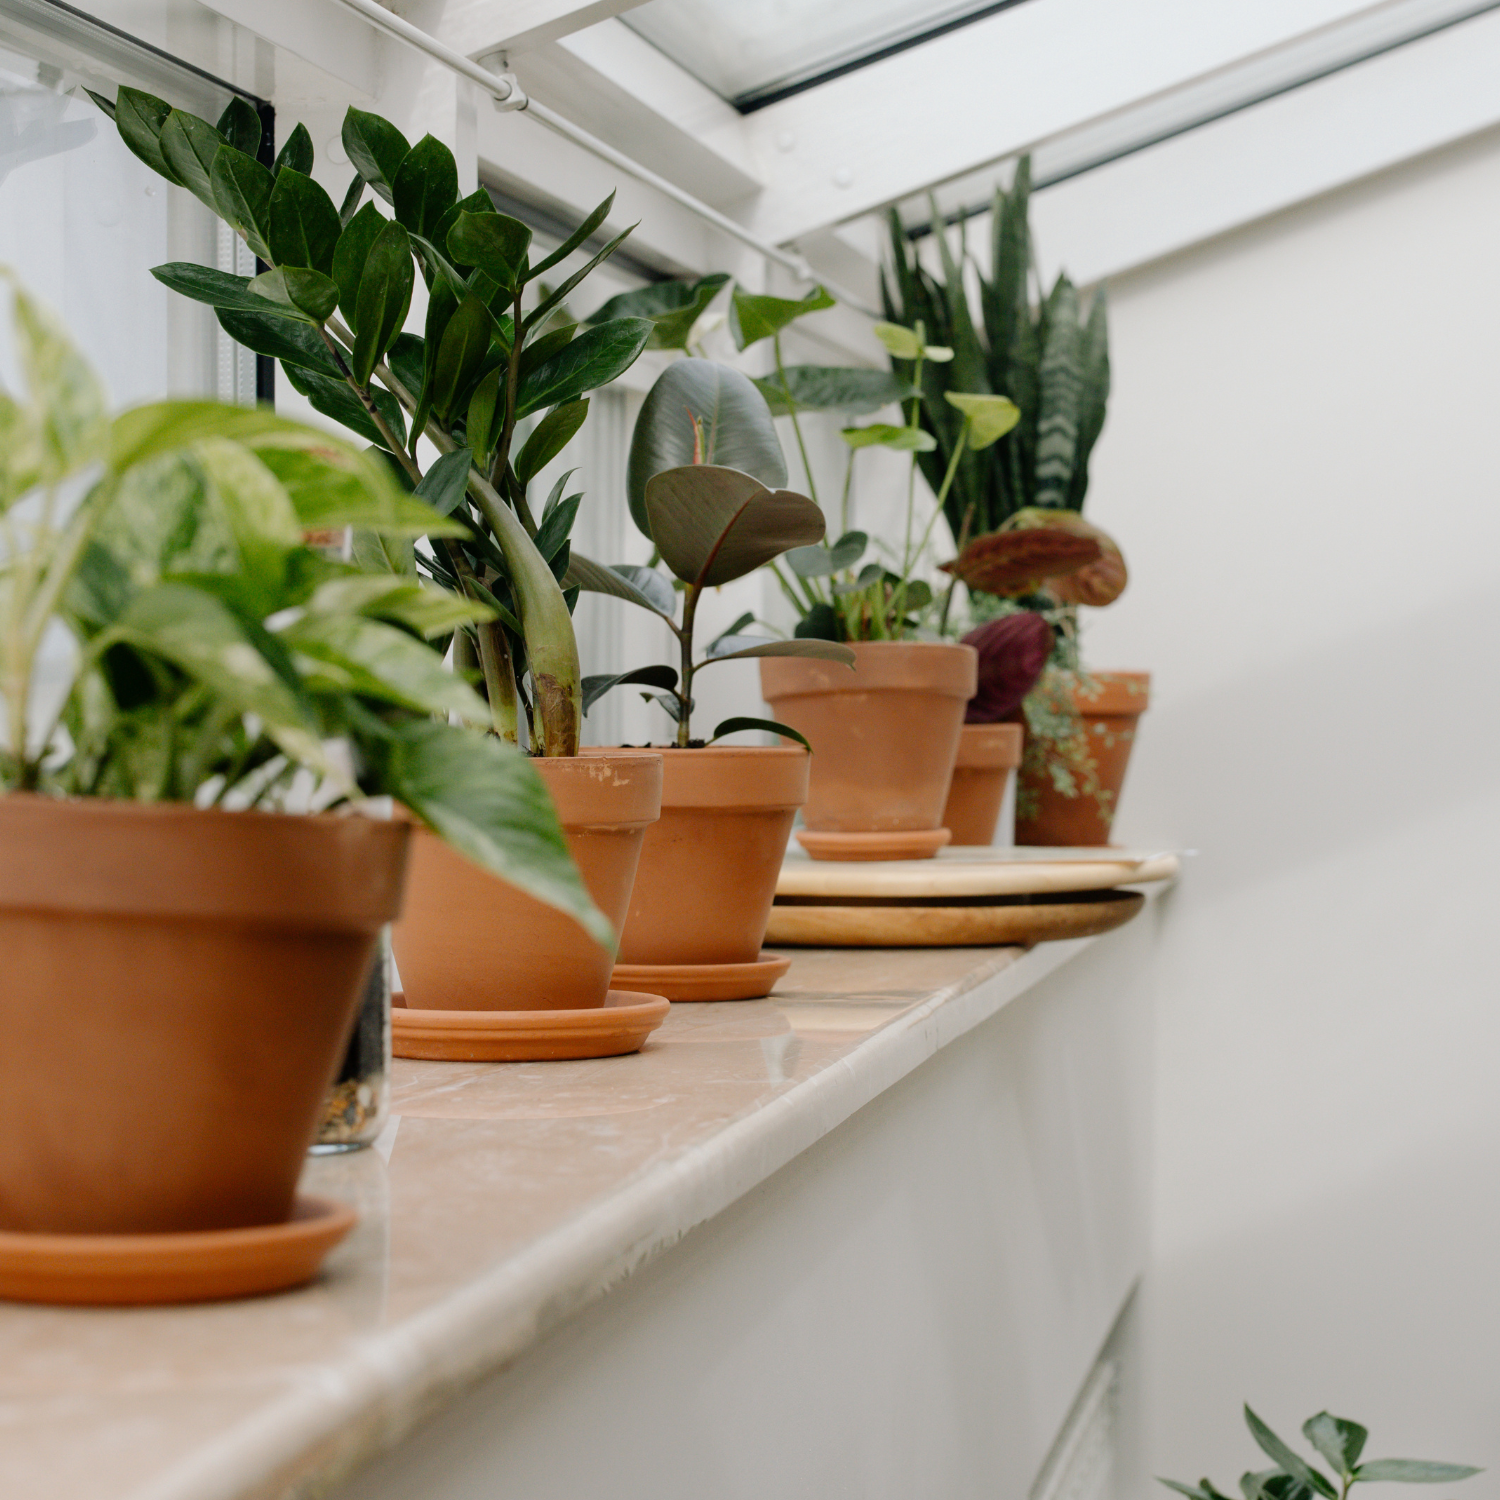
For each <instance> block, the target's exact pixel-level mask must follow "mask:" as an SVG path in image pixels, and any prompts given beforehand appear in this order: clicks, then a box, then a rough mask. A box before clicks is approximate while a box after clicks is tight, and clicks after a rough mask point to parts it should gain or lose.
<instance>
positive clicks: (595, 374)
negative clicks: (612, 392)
mask: <svg viewBox="0 0 1500 1500" xmlns="http://www.w3.org/2000/svg"><path fill="white" fill-rule="evenodd" d="M650 336H651V325H650V323H648V322H647V321H646V319H645V318H613V319H611V320H610V321H609V322H608V323H600V324H599V325H598V326H597V327H595V328H588V329H585V330H584V332H582V333H581V334H579V335H578V337H577V338H575V339H573V340H572V341H571V342H570V343H569V344H568V345H567V346H566V347H565V348H563V349H560V350H558V352H557V353H556V354H554V355H553V356H552V357H551V358H550V359H546V360H543V361H542V363H541V364H540V365H538V366H537V367H536V368H535V369H534V370H531V371H529V372H528V373H527V374H526V375H525V376H524V377H523V378H522V380H521V388H520V390H519V391H518V392H517V395H516V415H517V416H518V417H524V416H526V415H527V414H528V413H530V412H534V411H538V410H540V409H541V408H542V407H544V406H560V405H561V404H562V403H563V402H565V401H573V400H576V399H577V397H579V396H581V395H583V393H584V392H585V391H592V390H597V389H598V388H599V387H600V386H601V385H608V384H609V383H610V381H612V380H615V379H617V378H618V377H619V376H621V375H623V374H624V373H625V371H626V370H628V369H629V368H630V367H631V365H633V364H634V363H635V362H636V360H637V358H638V357H639V356H640V352H641V350H642V349H644V348H645V347H646V340H647V339H648V338H649V337H650Z"/></svg>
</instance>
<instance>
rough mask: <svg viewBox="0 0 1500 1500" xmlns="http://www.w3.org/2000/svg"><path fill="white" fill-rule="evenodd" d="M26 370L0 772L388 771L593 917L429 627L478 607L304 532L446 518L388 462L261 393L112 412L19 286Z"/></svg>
mask: <svg viewBox="0 0 1500 1500" xmlns="http://www.w3.org/2000/svg"><path fill="white" fill-rule="evenodd" d="M14 329H15V337H14V346H15V350H16V354H17V356H18V363H19V365H20V368H21V370H22V373H23V375H24V377H25V385H26V388H25V390H24V391H22V392H20V393H17V394H14V395H12V394H7V393H0V433H3V441H0V709H3V712H0V792H7V793H27V792H30V793H42V794H48V795H57V796H86V797H112V798H125V799H131V800H135V801H140V802H194V803H196V804H198V805H199V806H228V807H256V806H267V805H269V806H276V805H278V804H279V803H280V802H281V801H282V800H283V798H284V794H285V792H286V790H287V787H288V784H289V782H290V781H291V780H292V779H293V778H294V777H295V776H296V775H297V774H298V773H299V772H302V773H306V774H310V776H311V777H312V778H315V780H316V783H317V794H316V798H315V802H316V805H319V806H322V807H332V806H336V805H338V804H341V803H345V802H349V801H353V800H356V799H358V798H360V797H367V796H390V797H393V798H395V799H397V800H398V801H400V802H402V803H403V804H405V806H406V807H408V808H409V809H410V810H411V811H412V812H413V813H414V814H415V815H416V816H417V817H419V818H421V819H422V820H423V821H425V822H426V823H427V824H428V825H429V826H430V827H431V828H432V829H433V830H434V831H435V832H436V833H438V834H439V835H441V836H442V837H443V838H445V839H446V840H447V841H448V842H449V843H451V844H452V845H453V846H454V847H455V848H457V849H459V850H460V851H461V852H462V853H464V854H466V855H467V856H468V857H469V858H471V859H473V860H475V861H476V862H477V863H479V864H480V865H482V866H484V867H485V868H486V869H488V870H490V871H492V872H493V873H494V874H496V875H499V876H500V877H502V878H503V879H508V880H512V881H517V882H520V883H523V884H524V885H525V886H526V888H527V889H528V890H530V891H531V892H532V893H533V894H535V895H536V896H537V897H539V898H540V899H541V900H544V901H547V902H549V903H551V904H552V905H554V906H557V907H559V908H560V909H562V910H564V911H566V912H568V913H569V914H571V915H573V916H574V917H576V918H577V919H578V920H579V921H581V922H583V923H584V924H585V926H586V927H587V928H588V930H589V931H590V932H591V934H593V935H594V936H595V937H596V938H597V939H598V940H599V941H601V942H608V941H610V939H611V933H610V929H609V925H608V923H607V922H606V921H605V920H604V918H603V917H602V915H601V914H600V913H599V912H598V911H597V910H596V909H595V908H594V906H593V904H592V903H591V902H590V900H589V898H588V896H587V894H586V893H585V891H584V889H583V886H582V883H581V881H580V880H579V877H578V873H577V871H576V869H575V868H574V866H573V864H572V861H571V859H570V858H569V855H568V851H567V846H566V844H565V843H564V841H563V836H562V831H561V829H560V828H559V827H558V824H557V820H556V817H555V815H554V813H553V811H552V807H551V803H550V801H549V799H548V797H547V793H546V790H545V788H544V787H543V786H542V783H541V779H540V778H539V777H538V776H537V774H536V772H535V771H534V770H533V769H532V767H531V766H530V764H529V763H528V762H527V760H526V759H525V758H524V757H523V756H520V755H517V754H514V753H511V752H507V751H506V750H504V749H503V748H502V747H501V746H500V745H499V743H498V742H497V741H496V740H495V739H494V738H493V737H492V736H488V735H485V734H483V733H481V732H478V731H477V730H475V729H471V728H464V727H460V725H459V724H454V723H450V717H451V718H453V719H457V720H459V721H463V722H465V723H468V724H482V723H485V722H486V721H487V720H488V718H489V711H488V708H487V706H486V705H485V703H484V702H483V701H482V700H481V699H480V698H479V696H478V695H477V694H476V693H475V692H474V691H473V690H472V689H471V688H470V687H469V686H468V685H467V684H466V683H465V682H463V681H462V680H461V679H459V678H458V677H456V676H454V675H453V674H452V673H451V672H449V671H447V670H446V669H445V668H444V666H443V661H442V656H441V654H440V653H439V652H438V651H435V650H434V649H433V648H432V647H431V646H430V645H428V644H427V642H428V641H429V640H433V639H437V640H440V641H442V640H446V638H447V637H448V636H450V635H451V634H452V632H453V631H454V630H455V629H459V628H462V627H464V626H466V625H472V624H475V623H481V622H484V621H487V620H489V619H490V618H491V616H492V610H491V608H490V607H489V606H487V605H485V604H483V603H479V602H475V601H474V600H471V599H465V598H463V597H461V596H459V595H457V594H453V593H450V592H449V591H448V590H446V589H444V588H441V587H439V586H436V585H434V584H431V583H424V582H419V580H418V579H417V578H416V577H415V576H413V575H408V574H399V575H398V574H393V573H390V572H388V571H387V572H381V573H370V572H366V571H364V570H362V569H361V568H360V567H358V566H356V565H354V564H351V563H346V562H342V561H339V560H336V559H334V558H331V557H329V556H327V555H325V553H324V552H323V551H322V550H320V549H318V548H317V547H314V546H311V545H309V544H308V543H307V541H306V540H305V538H306V537H307V536H308V535H309V534H312V535H317V534H319V533H325V532H326V531H328V530H329V529H332V528H339V529H342V528H344V527H354V528H357V532H356V534H357V535H359V536H361V537H363V538H365V539H367V541H369V542H370V543H372V544H377V545H380V546H384V547H391V546H395V545H402V546H409V544H410V538H411V537H412V536H413V535H414V534H418V533H423V532H425V533H427V534H429V535H436V536H438V537H442V538H447V537H451V536H457V535H459V534H460V533H461V532H462V531H463V528H462V526H460V525H459V524H458V523H457V522H454V521H451V520H445V519H443V518H440V517H435V516H434V515H433V513H432V510H431V508H430V507H429V506H427V505H425V504H422V503H421V502H419V501H417V500H414V499H413V498H411V497H410V496H408V495H407V494H405V493H404V492H403V490H402V489H401V487H400V486H399V485H398V484H397V483H396V482H395V480H394V478H393V476H392V475H391V473H390V471H389V469H388V468H387V467H386V465H385V464H383V463H382V462H380V461H379V460H377V459H374V458H372V457H371V456H370V455H368V454H366V453H362V452H360V451H359V450H358V449H357V448H354V447H352V446H351V445H350V444H348V443H346V442H344V441H342V440H340V439H338V438H335V437H331V436H330V435H329V434H328V433H326V432H321V431H316V430H314V429H312V428H309V427H305V426H303V425H301V424H300V423H295V422H291V421H287V420H286V419H284V418H280V417H277V416H276V415H275V414H274V413H272V412H270V411H266V410H255V409H247V408H244V407H238V406H226V405H220V404H218V403H215V402H207V401H166V402H159V403H156V404H153V405H148V406H140V407H136V408H133V409H132V410H129V411H126V412H123V413H122V414H120V415H119V416H116V417H114V418H110V417H109V416H108V414H107V413H106V410H105V405H104V399H103V394H102V392H101V390H100V387H99V385H98V382H97V381H96V379H95V378H94V375H93V373H92V371H91V370H90V369H89V367H88V365H87V363H86V362H85V361H84V360H83V358H82V357H81V356H80V355H79V354H78V353H77V351H76V350H75V349H74V348H73V347H72V346H71V345H70V344H69V342H68V340H67V339H66V338H65V337H64V336H63V334H62V333H61V331H60V330H59V329H58V328H57V327H56V326H55V325H54V324H53V322H52V321H51V319H50V317H48V316H47V315H46V314H45V313H44V312H43V311H42V310H41V309H40V308H38V307H37V306H36V305H35V304H34V303H33V302H32V301H31V300H30V299H29V298H28V297H27V296H26V295H25V293H24V292H22V291H20V290H19V289H17V290H16V292H15V298H14Z"/></svg>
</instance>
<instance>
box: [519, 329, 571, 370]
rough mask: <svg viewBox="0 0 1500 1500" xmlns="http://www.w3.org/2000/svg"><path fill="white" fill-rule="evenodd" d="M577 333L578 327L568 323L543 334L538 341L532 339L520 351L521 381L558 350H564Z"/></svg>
mask: <svg viewBox="0 0 1500 1500" xmlns="http://www.w3.org/2000/svg"><path fill="white" fill-rule="evenodd" d="M577 333H578V325H577V324H576V323H568V324H566V325H565V326H564V327H562V328H554V329H553V330H552V332H551V333H544V334H543V335H542V336H541V337H540V338H538V339H532V340H531V342H530V343H528V344H527V345H526V347H525V348H524V349H523V350H522V351H521V379H522V380H523V381H524V380H525V379H526V377H527V376H528V375H529V374H531V372H532V371H533V370H534V369H536V367H537V366H538V365H540V364H544V363H545V362H546V361H547V360H549V359H551V358H552V356H553V355H554V354H556V353H557V352H558V351H559V350H560V349H566V348H567V347H568V345H569V344H571V343H572V342H573V339H574V338H575V337H576V335H577Z"/></svg>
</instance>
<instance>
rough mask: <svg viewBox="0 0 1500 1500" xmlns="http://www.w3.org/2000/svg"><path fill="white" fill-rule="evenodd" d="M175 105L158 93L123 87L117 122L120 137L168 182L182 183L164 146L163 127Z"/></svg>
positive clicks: (118, 99)
mask: <svg viewBox="0 0 1500 1500" xmlns="http://www.w3.org/2000/svg"><path fill="white" fill-rule="evenodd" d="M171 113H172V106H171V105H170V104H168V103H167V101H166V100H165V99H158V98H157V97H156V95H155V94H147V93H143V92H142V91H141V90H140V89H127V88H121V89H120V90H119V91H118V93H117V94H116V95H115V104H114V122H115V128H116V129H117V130H118V131H119V132H120V139H121V140H123V141H124V142H125V144H126V145H127V146H128V147H129V148H130V150H131V151H132V152H133V153H134V154H135V155H136V156H138V157H140V159H141V160H142V161H143V162H145V163H146V165H147V166H148V167H150V168H151V170H152V171H153V172H156V173H158V174H159V175H160V176H162V177H165V178H166V179H167V181H168V182H177V183H178V185H179V186H181V183H180V182H179V179H178V177H177V174H176V172H174V171H173V170H172V165H171V163H170V162H169V161H168V160H167V158H166V156H165V154H164V153H163V151H162V148H161V132H162V127H163V126H164V125H165V124H166V123H167V116H168V115H170V114H171Z"/></svg>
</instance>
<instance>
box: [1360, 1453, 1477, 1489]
mask: <svg viewBox="0 0 1500 1500" xmlns="http://www.w3.org/2000/svg"><path fill="white" fill-rule="evenodd" d="M1483 1472H1484V1471H1483V1470H1482V1469H1474V1468H1471V1467H1470V1466H1469V1465H1468V1464H1436V1463H1428V1462H1427V1461H1426V1460H1424V1459H1420V1458H1377V1459H1372V1460H1371V1461H1370V1462H1369V1463H1367V1464H1361V1465H1360V1466H1359V1467H1358V1468H1357V1469H1356V1470H1355V1471H1354V1477H1355V1478H1356V1479H1358V1480H1360V1481H1361V1482H1362V1483H1366V1484H1367V1483H1369V1482H1370V1481H1372V1480H1384V1479H1391V1480H1396V1481H1398V1482H1399V1483H1401V1484H1453V1483H1456V1482H1457V1481H1458V1480H1460V1479H1468V1478H1471V1477H1472V1476H1473V1475H1475V1474H1482V1473H1483Z"/></svg>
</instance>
